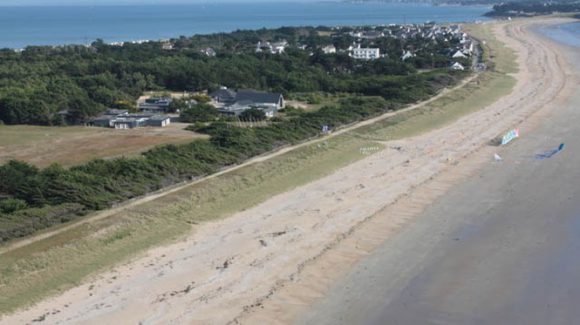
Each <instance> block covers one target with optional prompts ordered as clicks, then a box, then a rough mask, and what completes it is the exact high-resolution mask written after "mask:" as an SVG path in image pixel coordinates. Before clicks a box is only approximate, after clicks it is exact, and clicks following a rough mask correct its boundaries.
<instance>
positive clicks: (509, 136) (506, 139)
mask: <svg viewBox="0 0 580 325" xmlns="http://www.w3.org/2000/svg"><path fill="white" fill-rule="evenodd" d="M519 137H520V129H513V130H511V131H509V132H508V133H506V134H505V135H504V136H503V137H501V145H502V146H503V145H506V144H508V143H510V142H511V141H512V140H514V139H516V138H519Z"/></svg>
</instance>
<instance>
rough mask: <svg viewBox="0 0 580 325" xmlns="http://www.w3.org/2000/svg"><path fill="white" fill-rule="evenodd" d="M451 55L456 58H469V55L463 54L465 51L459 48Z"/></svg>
mask: <svg viewBox="0 0 580 325" xmlns="http://www.w3.org/2000/svg"><path fill="white" fill-rule="evenodd" d="M451 57H452V58H454V59H457V58H462V59H465V58H467V55H465V54H463V52H461V51H460V50H457V51H456V52H455V53H454V54H453V55H452V56H451Z"/></svg>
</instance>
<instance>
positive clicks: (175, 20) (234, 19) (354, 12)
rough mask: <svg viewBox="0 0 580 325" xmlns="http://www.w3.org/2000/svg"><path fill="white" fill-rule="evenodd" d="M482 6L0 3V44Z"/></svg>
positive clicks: (478, 15)
mask: <svg viewBox="0 0 580 325" xmlns="http://www.w3.org/2000/svg"><path fill="white" fill-rule="evenodd" d="M489 10H490V8H489V7H483V6H440V7H437V6H432V5H426V4H385V3H382V4H381V3H367V4H360V3H359V4H356V3H341V2H311V3H284V2H275V3H246V4H244V3H235V4H233V3H230V4H227V3H219V4H190V5H134V6H61V7H54V6H28V7H0V48H4V47H8V48H23V47H25V46H27V45H62V44H87V43H90V42H91V41H93V40H95V39H97V38H102V39H103V40H105V41H106V42H116V41H134V40H145V39H149V40H157V39H164V38H172V37H178V36H180V35H185V36H190V35H193V34H206V33H212V32H228V31H233V30H236V29H258V28H263V27H266V28H271V27H281V26H319V25H325V26H344V25H376V24H390V23H421V22H425V21H436V22H469V21H475V20H484V18H483V17H482V14H484V13H485V12H487V11H489Z"/></svg>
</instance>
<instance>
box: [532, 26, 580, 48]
mask: <svg viewBox="0 0 580 325" xmlns="http://www.w3.org/2000/svg"><path fill="white" fill-rule="evenodd" d="M540 32H541V33H542V34H544V35H546V36H548V37H549V38H551V39H553V40H555V41H557V42H560V43H562V44H566V45H570V46H576V47H580V22H575V23H567V24H562V25H553V26H549V27H543V28H540Z"/></svg>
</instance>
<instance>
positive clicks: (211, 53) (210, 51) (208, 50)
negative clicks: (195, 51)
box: [201, 47, 217, 57]
mask: <svg viewBox="0 0 580 325" xmlns="http://www.w3.org/2000/svg"><path fill="white" fill-rule="evenodd" d="M201 53H202V54H203V55H205V56H209V57H215V56H216V55H217V53H216V52H215V50H214V49H212V48H211V47H206V48H204V49H202V50H201Z"/></svg>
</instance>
